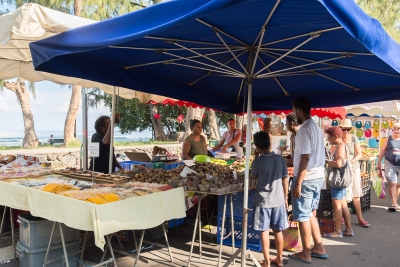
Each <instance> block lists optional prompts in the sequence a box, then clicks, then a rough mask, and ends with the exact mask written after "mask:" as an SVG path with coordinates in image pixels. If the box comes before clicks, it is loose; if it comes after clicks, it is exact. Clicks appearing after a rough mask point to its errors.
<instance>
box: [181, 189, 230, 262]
mask: <svg viewBox="0 0 400 267" xmlns="http://www.w3.org/2000/svg"><path fill="white" fill-rule="evenodd" d="M207 194H209V193H200V194H199V202H198V204H197V205H198V206H197V213H196V220H195V223H194V228H193V236H192V242H191V244H190V252H189V260H188V265H187V266H188V267H190V265H191V263H192V262H194V263H203V264H208V265H211V264H210V263H209V262H205V260H204V259H202V257H203V253H206V252H203V250H202V231H201V201H202V199H203V198H204V197H205V196H206V195H207ZM232 194H233V192H230V193H227V194H224V208H223V212H222V223H221V231H220V242H219V251H218V263H217V266H218V267H219V266H221V258H222V242H223V240H224V232H223V229H224V227H225V221H226V201H227V198H228V195H229V196H230V210H231V231H232V233H231V237H232V255H233V254H234V252H235V234H234V231H235V230H234V229H235V228H234V225H235V222H234V218H233V196H232ZM218 220H219V218H218ZM197 228H198V231H199V242H198V243H199V258H200V260H197V259H193V247H194V243H195V239H196V232H197ZM210 254H213V253H210ZM207 260H208V259H207ZM233 262H234V259H233Z"/></svg>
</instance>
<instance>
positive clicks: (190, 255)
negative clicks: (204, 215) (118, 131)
mask: <svg viewBox="0 0 400 267" xmlns="http://www.w3.org/2000/svg"><path fill="white" fill-rule="evenodd" d="M202 198H203V194H199V203H198V206H197V214H196V221H195V223H194V229H193V236H192V243H191V245H190V252H189V262H188V267H190V262H191V260H192V254H193V246H194V240H195V238H196V230H197V223H198V222H199V214H200V206H201V199H202ZM199 235H201V233H199Z"/></svg>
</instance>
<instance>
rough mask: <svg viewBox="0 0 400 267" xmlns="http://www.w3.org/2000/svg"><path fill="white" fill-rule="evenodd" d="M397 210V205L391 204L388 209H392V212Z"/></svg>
mask: <svg viewBox="0 0 400 267" xmlns="http://www.w3.org/2000/svg"><path fill="white" fill-rule="evenodd" d="M396 210H397V207H396V206H391V207H389V208H388V211H391V212H394V211H396Z"/></svg>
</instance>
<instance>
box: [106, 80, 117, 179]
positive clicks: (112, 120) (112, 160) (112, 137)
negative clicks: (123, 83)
mask: <svg viewBox="0 0 400 267" xmlns="http://www.w3.org/2000/svg"><path fill="white" fill-rule="evenodd" d="M115 99H116V97H115V87H113V95H112V108H111V126H110V131H111V137H110V160H109V163H108V173H112V172H113V171H114V170H113V169H112V166H113V163H114V125H115V120H114V116H115Z"/></svg>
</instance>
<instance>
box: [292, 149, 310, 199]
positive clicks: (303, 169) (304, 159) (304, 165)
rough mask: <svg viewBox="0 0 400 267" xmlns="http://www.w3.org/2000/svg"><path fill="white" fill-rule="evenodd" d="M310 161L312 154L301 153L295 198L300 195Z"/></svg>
mask: <svg viewBox="0 0 400 267" xmlns="http://www.w3.org/2000/svg"><path fill="white" fill-rule="evenodd" d="M309 161H310V154H301V156H300V164H299V170H298V172H297V179H296V184H295V187H294V190H293V193H292V194H293V197H294V198H299V197H300V192H301V184H302V183H303V181H304V178H305V177H306V174H307V169H308V162H309Z"/></svg>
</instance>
